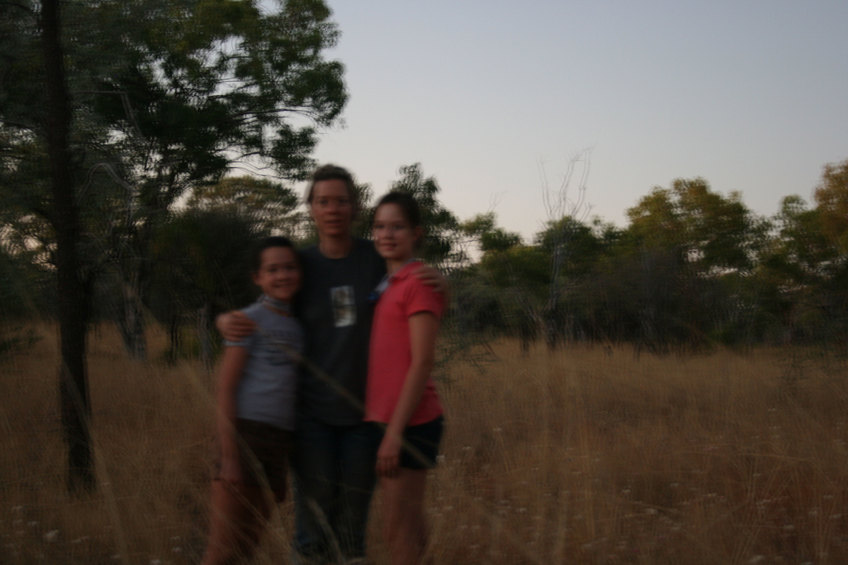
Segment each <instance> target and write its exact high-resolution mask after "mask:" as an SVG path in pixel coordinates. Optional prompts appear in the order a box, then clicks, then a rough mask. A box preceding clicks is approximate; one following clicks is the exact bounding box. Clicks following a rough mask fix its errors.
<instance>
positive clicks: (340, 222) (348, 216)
mask: <svg viewBox="0 0 848 565" xmlns="http://www.w3.org/2000/svg"><path fill="white" fill-rule="evenodd" d="M309 210H310V213H311V214H312V219H313V220H315V227H316V228H317V229H318V235H319V237H321V236H324V237H344V236H348V235H350V230H351V224H352V223H353V201H352V200H351V197H350V194H348V191H347V185H346V184H345V183H344V181H342V180H337V179H331V180H321V181H318V182H316V183H315V186H314V187H313V188H312V202H311V203H310V205H309Z"/></svg>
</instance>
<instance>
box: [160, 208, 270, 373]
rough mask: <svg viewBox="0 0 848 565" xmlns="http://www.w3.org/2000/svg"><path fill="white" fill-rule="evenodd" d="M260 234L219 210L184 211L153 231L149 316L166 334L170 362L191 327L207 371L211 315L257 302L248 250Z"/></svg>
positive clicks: (250, 222)
mask: <svg viewBox="0 0 848 565" xmlns="http://www.w3.org/2000/svg"><path fill="white" fill-rule="evenodd" d="M262 233H263V230H262V229H261V227H260V226H259V225H258V224H256V223H255V222H254V221H253V219H252V218H251V217H250V216H249V215H241V214H239V213H237V212H235V211H229V210H223V209H213V210H197V209H188V210H186V211H184V212H181V213H179V214H176V215H175V216H173V217H172V218H171V219H170V220H169V221H168V222H167V223H165V224H162V225H161V226H159V227H158V228H157V230H156V232H155V233H154V234H153V238H152V245H151V261H152V263H153V265H154V267H153V272H152V276H151V286H152V289H151V293H150V295H151V310H152V312H153V314H154V315H155V316H156V317H157V319H158V320H159V321H160V322H161V323H162V324H163V325H165V326H166V327H167V328H168V333H169V339H170V347H169V351H168V359H169V360H170V361H173V360H175V359H176V358H177V356H178V355H179V353H180V351H181V350H182V344H183V326H184V322H191V325H192V327H194V328H195V329H196V330H197V331H196V334H197V336H198V343H199V349H200V357H201V359H202V360H203V361H204V363H206V364H207V365H211V363H212V352H213V349H214V347H213V344H212V334H213V332H212V323H213V321H214V318H215V315H216V314H218V313H220V312H222V311H225V310H230V309H232V308H234V307H236V306H243V305H244V304H247V303H249V302H251V301H252V300H253V299H255V297H256V289H255V287H254V286H253V284H252V282H251V279H250V276H249V271H250V268H251V266H250V250H251V247H252V245H253V244H254V242H255V241H256V240H257V239H258V238H259V236H260V235H261V234H262ZM264 233H266V234H267V232H264ZM221 234H226V237H221Z"/></svg>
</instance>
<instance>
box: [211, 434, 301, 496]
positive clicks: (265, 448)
mask: <svg viewBox="0 0 848 565" xmlns="http://www.w3.org/2000/svg"><path fill="white" fill-rule="evenodd" d="M236 433H237V434H238V445H239V457H240V459H241V466H242V473H244V479H243V480H244V484H245V485H247V486H252V487H260V488H264V487H266V486H267V487H268V488H269V489H270V490H271V492H273V493H274V497H275V499H276V500H277V501H278V502H279V501H281V500H283V499H284V498H285V497H286V475H287V473H288V461H289V455H290V454H291V451H292V432H290V431H288V430H281V429H280V428H277V427H275V426H272V425H270V424H265V423H263V422H256V421H254V420H245V419H242V418H238V419H236ZM219 449H220V448H219ZM219 459H220V456H219ZM219 472H220V461H216V464H215V477H214V478H215V479H216V480H217V479H218V478H219V477H218V474H219Z"/></svg>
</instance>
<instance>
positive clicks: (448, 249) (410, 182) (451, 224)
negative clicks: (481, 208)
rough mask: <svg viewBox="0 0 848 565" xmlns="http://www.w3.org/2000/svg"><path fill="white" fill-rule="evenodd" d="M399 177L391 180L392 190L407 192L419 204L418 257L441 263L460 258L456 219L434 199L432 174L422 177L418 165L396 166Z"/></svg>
mask: <svg viewBox="0 0 848 565" xmlns="http://www.w3.org/2000/svg"><path fill="white" fill-rule="evenodd" d="M399 172H400V175H401V178H400V179H398V180H397V181H395V182H394V183H392V187H391V189H392V190H398V191H402V192H408V193H410V194H412V196H414V197H415V200H416V201H417V202H418V205H419V206H420V207H421V221H422V223H423V224H424V227H425V230H426V231H425V234H424V244H423V245H422V248H421V250H420V255H421V257H422V258H424V259H426V260H428V261H431V262H434V263H437V264H443V265H452V264H455V263H456V262H458V261H460V260H461V259H462V258H461V257H459V252H458V250H457V249H456V245H455V242H456V239H457V237H458V236H459V221H458V220H457V219H456V216H454V215H453V213H452V212H451V211H450V210H448V209H446V208H445V207H444V206H442V204H441V202H439V200H438V196H437V195H438V193H439V190H440V188H439V185H438V183H437V182H436V179H435V178H433V177H425V176H424V173H423V172H422V170H421V164H420V163H416V164H414V165H408V166H404V167H401V168H400V171H399Z"/></svg>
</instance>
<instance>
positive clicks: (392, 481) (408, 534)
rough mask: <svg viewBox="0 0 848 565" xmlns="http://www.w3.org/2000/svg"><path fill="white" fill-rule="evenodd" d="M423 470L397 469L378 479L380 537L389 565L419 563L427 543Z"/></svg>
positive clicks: (412, 564)
mask: <svg viewBox="0 0 848 565" xmlns="http://www.w3.org/2000/svg"><path fill="white" fill-rule="evenodd" d="M426 484H427V471H424V470H417V469H415V470H413V469H403V468H402V469H401V470H400V474H399V475H398V476H397V477H394V478H381V479H380V490H381V491H382V492H381V497H382V509H383V537H384V538H385V540H386V544H387V545H388V546H389V553H390V555H391V562H392V564H393V565H414V564H417V563H421V562H422V559H423V557H424V550H425V548H426V546H427V523H426V521H425V519H424V489H425V487H426Z"/></svg>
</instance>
